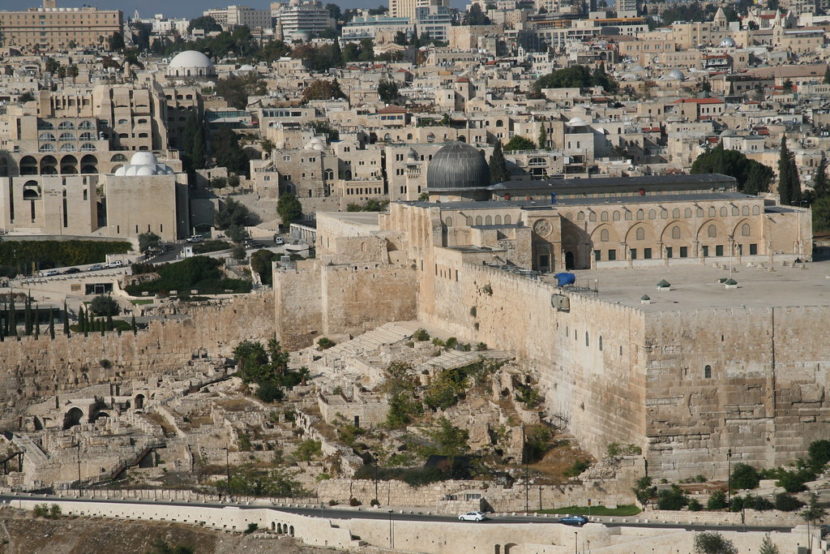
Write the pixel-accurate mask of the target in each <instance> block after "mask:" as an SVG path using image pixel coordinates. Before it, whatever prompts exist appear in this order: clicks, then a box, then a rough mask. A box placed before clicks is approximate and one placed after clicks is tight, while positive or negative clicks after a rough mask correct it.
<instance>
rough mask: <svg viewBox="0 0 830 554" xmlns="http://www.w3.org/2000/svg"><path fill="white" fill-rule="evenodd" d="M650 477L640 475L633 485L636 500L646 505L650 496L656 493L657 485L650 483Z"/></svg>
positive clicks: (652, 496)
mask: <svg viewBox="0 0 830 554" xmlns="http://www.w3.org/2000/svg"><path fill="white" fill-rule="evenodd" d="M651 483H652V482H651V477H641V478H640V479H638V480H637V484H636V486H635V487H634V489H633V491H634V496H636V497H637V501H638V502H639V503H640V504H642V505H643V506H646V505H647V504H648V502H649V500H651V499H652V498H654V497H655V496H656V495H657V487H655V486H653V485H652V484H651Z"/></svg>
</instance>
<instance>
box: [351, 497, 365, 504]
mask: <svg viewBox="0 0 830 554" xmlns="http://www.w3.org/2000/svg"><path fill="white" fill-rule="evenodd" d="M361 504H362V502H360V500H358V499H357V498H355V497H354V496H353V497H351V498H349V506H360V505H361Z"/></svg>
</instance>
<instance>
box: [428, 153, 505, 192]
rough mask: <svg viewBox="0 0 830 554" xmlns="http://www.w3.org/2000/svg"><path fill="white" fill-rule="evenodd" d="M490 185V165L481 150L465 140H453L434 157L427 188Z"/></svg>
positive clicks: (464, 187) (432, 189) (466, 187)
mask: <svg viewBox="0 0 830 554" xmlns="http://www.w3.org/2000/svg"><path fill="white" fill-rule="evenodd" d="M489 185H490V167H489V166H488V165H487V161H486V160H485V159H484V156H483V155H482V153H481V152H479V151H478V150H476V149H475V148H474V147H472V146H470V145H469V144H467V143H464V142H451V143H449V144H447V145H446V146H444V147H443V148H441V149H440V150H439V151H438V152H436V153H435V155H434V156H433V157H432V161H431V162H430V163H429V169H427V189H429V190H431V191H437V190H447V189H470V188H482V187H487V186H489Z"/></svg>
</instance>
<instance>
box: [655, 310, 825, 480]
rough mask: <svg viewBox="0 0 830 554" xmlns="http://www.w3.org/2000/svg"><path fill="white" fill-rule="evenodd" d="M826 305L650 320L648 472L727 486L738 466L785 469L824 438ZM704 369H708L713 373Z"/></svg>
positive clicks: (657, 316) (672, 315) (662, 315)
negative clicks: (734, 465)
mask: <svg viewBox="0 0 830 554" xmlns="http://www.w3.org/2000/svg"><path fill="white" fill-rule="evenodd" d="M828 317H830V307H798V308H744V307H737V308H731V309H722V310H705V311H700V312H692V313H690V312H683V313H677V312H675V313H672V312H663V313H658V314H651V315H650V316H649V317H648V323H647V326H648V331H647V335H648V337H649V350H650V352H649V362H648V370H647V371H648V373H647V377H648V378H647V381H646V382H647V383H648V393H647V396H648V400H647V410H648V422H649V423H648V429H647V434H648V436H649V441H650V443H651V446H650V449H649V469H650V470H653V471H655V472H656V473H658V474H660V475H661V476H667V477H670V478H671V477H689V476H693V475H698V474H702V475H704V476H706V477H708V478H723V477H725V476H726V473H727V453H728V451H729V450H731V452H732V463H736V462H743V463H748V464H750V465H755V466H757V467H771V466H774V465H780V464H785V463H788V462H790V461H792V460H794V459H795V458H796V457H798V456H801V455H803V453H804V451H805V450H806V449H807V447H808V446H809V444H810V442H812V441H814V440H817V439H819V438H825V437H826V435H827V424H826V421H827V420H828V416H830V403H828V400H827V398H826V394H825V389H826V387H827V380H828V374H827V366H828V363H830V349H828V346H827V343H826V341H825V340H824V339H823V334H824V331H823V325H824V323H823V322H826V321H827V320H828ZM707 367H708V369H707Z"/></svg>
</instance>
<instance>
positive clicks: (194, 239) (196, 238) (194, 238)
mask: <svg viewBox="0 0 830 554" xmlns="http://www.w3.org/2000/svg"><path fill="white" fill-rule="evenodd" d="M185 241H187V242H202V235H193V236H192V237H187V238H186V239H185Z"/></svg>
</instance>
